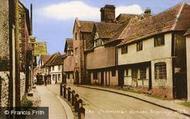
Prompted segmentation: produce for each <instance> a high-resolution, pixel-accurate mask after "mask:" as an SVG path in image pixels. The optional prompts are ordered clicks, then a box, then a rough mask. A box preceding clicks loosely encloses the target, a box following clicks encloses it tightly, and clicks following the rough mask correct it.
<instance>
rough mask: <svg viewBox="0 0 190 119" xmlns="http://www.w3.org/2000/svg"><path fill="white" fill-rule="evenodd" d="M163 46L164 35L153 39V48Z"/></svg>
mask: <svg viewBox="0 0 190 119" xmlns="http://www.w3.org/2000/svg"><path fill="white" fill-rule="evenodd" d="M164 45H165V35H164V34H160V35H156V36H155V37H154V47H159V46H164Z"/></svg>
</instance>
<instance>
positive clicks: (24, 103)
mask: <svg viewBox="0 0 190 119" xmlns="http://www.w3.org/2000/svg"><path fill="white" fill-rule="evenodd" d="M32 106H33V102H32V101H31V100H28V98H27V97H26V96H23V98H22V101H21V107H32Z"/></svg>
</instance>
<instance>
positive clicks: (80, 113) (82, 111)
mask: <svg viewBox="0 0 190 119" xmlns="http://www.w3.org/2000/svg"><path fill="white" fill-rule="evenodd" d="M78 118H79V119H84V118H85V108H84V107H81V108H80V109H79V113H78Z"/></svg>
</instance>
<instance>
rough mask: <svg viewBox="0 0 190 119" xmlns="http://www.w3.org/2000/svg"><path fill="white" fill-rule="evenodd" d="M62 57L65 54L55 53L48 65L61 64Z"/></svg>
mask: <svg viewBox="0 0 190 119" xmlns="http://www.w3.org/2000/svg"><path fill="white" fill-rule="evenodd" d="M64 58H65V55H57V56H56V57H55V59H54V60H53V62H52V63H51V64H50V65H51V66H54V65H61V64H63V60H64Z"/></svg>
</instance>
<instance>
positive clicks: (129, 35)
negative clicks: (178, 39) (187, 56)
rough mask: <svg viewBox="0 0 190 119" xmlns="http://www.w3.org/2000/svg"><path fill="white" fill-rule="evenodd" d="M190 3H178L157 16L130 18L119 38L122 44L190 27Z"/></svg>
mask: <svg viewBox="0 0 190 119" xmlns="http://www.w3.org/2000/svg"><path fill="white" fill-rule="evenodd" d="M189 19H190V5H188V4H187V3H181V4H178V5H176V6H174V7H172V8H170V9H168V10H166V11H164V12H162V13H159V14H158V15H155V16H150V17H147V18H144V19H134V20H130V22H129V24H128V25H127V26H126V28H125V29H124V30H123V32H122V33H121V35H120V37H119V38H118V39H124V40H123V41H122V42H121V43H120V45H123V44H126V43H130V42H133V41H136V40H140V39H143V38H147V37H150V36H153V35H156V34H160V33H164V32H169V31H180V30H186V29H187V28H189V27H190V22H189Z"/></svg>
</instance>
